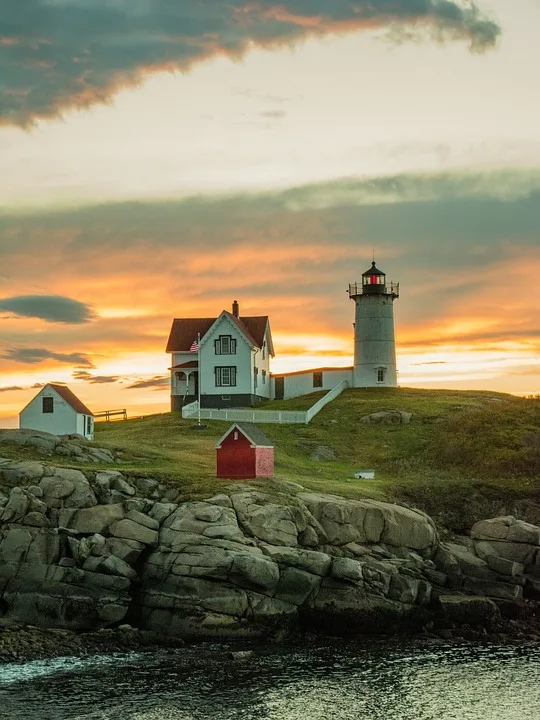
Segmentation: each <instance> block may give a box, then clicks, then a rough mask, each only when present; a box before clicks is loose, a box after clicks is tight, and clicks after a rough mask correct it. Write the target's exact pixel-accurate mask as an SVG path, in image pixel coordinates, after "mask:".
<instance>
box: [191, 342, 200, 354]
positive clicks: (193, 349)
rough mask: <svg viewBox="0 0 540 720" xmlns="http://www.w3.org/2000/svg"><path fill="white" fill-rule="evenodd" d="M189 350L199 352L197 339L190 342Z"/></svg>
mask: <svg viewBox="0 0 540 720" xmlns="http://www.w3.org/2000/svg"><path fill="white" fill-rule="evenodd" d="M189 352H199V343H198V342H197V340H194V341H193V342H192V343H191V346H190V348H189Z"/></svg>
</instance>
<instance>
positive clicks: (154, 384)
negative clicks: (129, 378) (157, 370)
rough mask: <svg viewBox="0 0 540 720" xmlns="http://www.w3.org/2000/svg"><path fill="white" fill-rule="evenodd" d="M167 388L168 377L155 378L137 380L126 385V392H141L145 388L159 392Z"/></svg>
mask: <svg viewBox="0 0 540 720" xmlns="http://www.w3.org/2000/svg"><path fill="white" fill-rule="evenodd" d="M166 387H169V376H168V375H166V376H156V377H153V378H150V379H149V380H137V381H136V382H134V383H132V384H131V385H128V386H127V387H126V388H125V389H126V390H141V389H145V388H154V389H155V390H159V389H161V388H166Z"/></svg>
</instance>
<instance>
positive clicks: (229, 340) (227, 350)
mask: <svg viewBox="0 0 540 720" xmlns="http://www.w3.org/2000/svg"><path fill="white" fill-rule="evenodd" d="M214 352H215V354H216V355H236V340H235V338H233V337H231V336H230V335H220V336H219V338H218V339H217V340H214Z"/></svg>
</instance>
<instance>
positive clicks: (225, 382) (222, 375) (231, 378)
mask: <svg viewBox="0 0 540 720" xmlns="http://www.w3.org/2000/svg"><path fill="white" fill-rule="evenodd" d="M214 372H215V378H216V387H235V386H236V367H235V366H234V365H233V366H232V367H216V368H214Z"/></svg>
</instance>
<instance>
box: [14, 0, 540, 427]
mask: <svg viewBox="0 0 540 720" xmlns="http://www.w3.org/2000/svg"><path fill="white" fill-rule="evenodd" d="M8 5H9V6H10V7H8V8H7V9H4V8H3V10H2V15H1V17H0V170H1V172H0V427H10V426H15V425H16V424H17V422H18V419H17V414H18V412H19V410H20V409H21V408H22V407H23V406H24V405H25V404H26V403H27V402H28V401H29V400H30V399H31V397H32V396H33V395H34V394H35V393H36V392H37V389H36V388H38V387H39V386H40V385H41V384H43V383H46V382H48V381H56V382H65V383H68V384H69V386H70V387H71V388H72V389H73V391H74V392H75V393H76V394H77V395H78V396H79V397H80V398H81V399H82V400H83V401H85V402H86V403H87V404H88V405H89V406H90V408H91V409H92V410H94V411H99V410H104V409H108V408H115V407H118V408H124V407H126V408H127V409H128V413H129V414H130V415H134V414H143V413H149V412H160V411H166V410H167V409H168V407H169V391H168V372H167V368H168V367H169V365H170V363H169V357H168V356H167V355H166V354H165V352H164V350H165V344H166V340H167V336H168V332H169V329H170V325H171V320H172V318H173V317H175V316H176V317H189V316H194V317H196V316H217V315H218V314H219V312H220V311H221V310H222V309H224V308H225V309H230V306H231V303H232V300H234V299H237V300H238V301H239V303H240V311H241V314H244V315H259V314H268V315H269V316H270V322H271V327H272V332H273V337H274V344H275V348H276V358H275V359H274V361H273V365H272V369H273V370H274V371H275V372H277V371H286V370H292V369H297V368H309V367H316V366H330V365H350V364H351V363H352V351H353V348H352V322H353V314H354V304H353V303H352V302H351V301H350V300H349V299H348V296H347V294H346V292H345V291H346V289H347V287H348V284H349V283H350V282H354V281H356V280H358V279H359V278H360V275H361V273H362V272H363V271H364V270H365V269H367V267H368V266H369V264H370V261H371V259H372V255H373V253H374V254H375V258H376V260H377V264H378V265H379V266H380V267H381V269H382V270H384V271H385V272H386V273H387V278H388V280H394V281H398V282H400V295H401V296H400V298H399V300H398V301H397V302H396V303H395V316H396V337H397V342H398V367H399V382H400V384H401V385H404V386H413V387H426V388H436V387H446V388H460V389H492V390H499V391H505V392H510V393H517V394H533V393H539V392H540V362H539V359H540V312H539V309H538V308H539V301H540V281H539V277H540V95H539V93H538V90H537V87H538V68H539V67H540V43H538V33H539V29H540V4H539V3H538V1H537V0H512V2H510V1H509V0H486V1H485V2H484V0H480V1H479V3H478V5H474V4H473V3H470V2H464V1H462V0H456V1H455V2H454V1H452V0H372V1H370V2H368V1H367V0H328V1H327V0H282V1H281V2H272V1H270V0H254V1H252V0H249V1H248V0H231V1H228V0H227V1H225V0H201V1H200V2H195V0H190V1H189V2H187V0H178V2H176V3H170V2H167V1H166V0H130V1H129V2H128V1H127V0H116V1H114V2H113V1H112V0H95V1H94V2H92V3H90V4H88V3H81V2H80V1H79V0H64V2H62V3H56V2H55V3H53V2H50V1H48V0H25V2H24V3H9V4H8Z"/></svg>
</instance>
